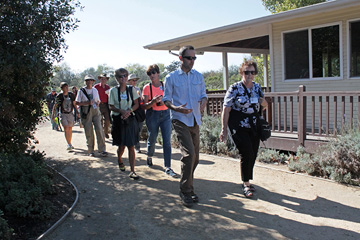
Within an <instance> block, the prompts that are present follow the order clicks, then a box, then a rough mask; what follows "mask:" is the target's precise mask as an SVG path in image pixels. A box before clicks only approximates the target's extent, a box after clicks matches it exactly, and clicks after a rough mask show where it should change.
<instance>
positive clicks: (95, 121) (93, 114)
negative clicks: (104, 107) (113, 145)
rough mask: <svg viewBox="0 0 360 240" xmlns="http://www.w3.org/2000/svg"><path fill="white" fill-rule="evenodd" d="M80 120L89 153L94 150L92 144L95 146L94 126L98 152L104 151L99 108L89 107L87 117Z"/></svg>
mask: <svg viewBox="0 0 360 240" xmlns="http://www.w3.org/2000/svg"><path fill="white" fill-rule="evenodd" d="M81 122H82V124H83V125H84V129H85V136H86V144H87V147H88V152H89V153H92V152H94V146H95V137H94V128H95V133H96V140H97V143H98V149H99V152H103V151H106V148H105V136H104V130H103V128H102V126H101V114H100V111H99V108H96V109H94V108H92V107H90V111H89V113H88V115H87V117H86V118H85V119H84V118H82V119H81ZM93 126H94V127H93Z"/></svg>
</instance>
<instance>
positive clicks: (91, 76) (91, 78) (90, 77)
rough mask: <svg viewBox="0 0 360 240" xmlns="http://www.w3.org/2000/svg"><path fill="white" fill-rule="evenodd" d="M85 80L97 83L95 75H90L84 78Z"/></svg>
mask: <svg viewBox="0 0 360 240" xmlns="http://www.w3.org/2000/svg"><path fill="white" fill-rule="evenodd" d="M84 80H85V81H87V80H93V81H95V78H94V77H93V75H91V74H89V75H86V76H85V77H84Z"/></svg>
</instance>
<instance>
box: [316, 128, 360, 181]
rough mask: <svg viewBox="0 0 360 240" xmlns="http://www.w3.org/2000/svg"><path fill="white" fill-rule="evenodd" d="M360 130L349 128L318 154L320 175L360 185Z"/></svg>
mask: <svg viewBox="0 0 360 240" xmlns="http://www.w3.org/2000/svg"><path fill="white" fill-rule="evenodd" d="M359 143H360V132H359V129H358V128H356V129H352V130H347V131H346V132H344V133H343V134H342V135H339V136H337V137H336V138H335V139H333V140H331V141H329V143H328V144H326V145H325V146H324V147H322V148H321V149H320V151H319V153H317V154H316V159H317V162H318V164H319V165H320V167H321V170H320V171H319V173H318V174H319V175H321V176H324V177H328V178H330V179H332V180H335V181H337V182H342V183H348V184H354V185H360V144H359Z"/></svg>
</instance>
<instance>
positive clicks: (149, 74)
mask: <svg viewBox="0 0 360 240" xmlns="http://www.w3.org/2000/svg"><path fill="white" fill-rule="evenodd" d="M157 73H158V72H157V71H155V70H153V71H150V72H148V73H147V75H148V76H151V74H157Z"/></svg>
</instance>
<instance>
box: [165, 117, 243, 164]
mask: <svg viewBox="0 0 360 240" xmlns="http://www.w3.org/2000/svg"><path fill="white" fill-rule="evenodd" d="M220 132H221V118H220V117H217V116H209V115H206V116H203V118H202V123H201V125H200V152H203V153H210V154H215V155H218V154H222V155H227V156H231V157H238V155H239V154H238V150H237V149H236V147H235V144H233V143H231V141H230V140H229V139H228V141H227V142H226V143H222V142H220V138H219V135H220ZM171 145H172V146H173V147H175V148H179V147H180V144H179V141H178V140H177V137H176V133H175V131H172V133H171Z"/></svg>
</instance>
